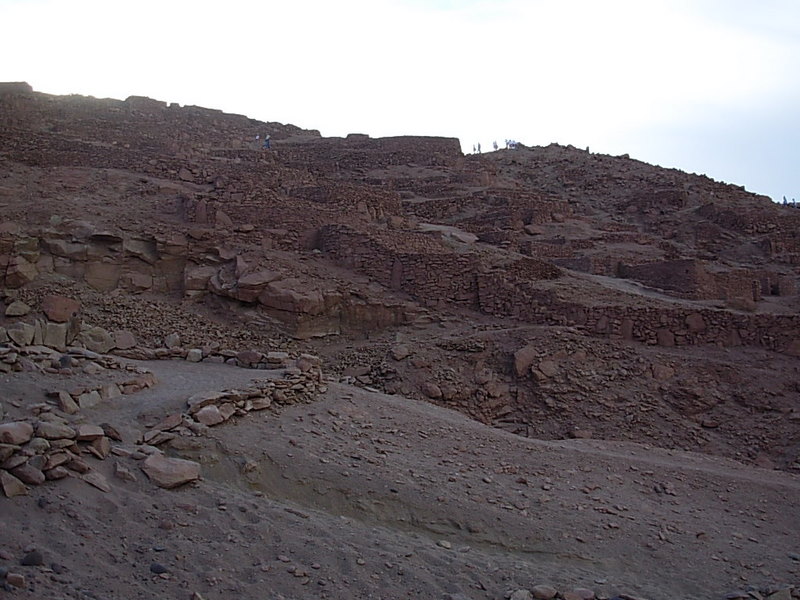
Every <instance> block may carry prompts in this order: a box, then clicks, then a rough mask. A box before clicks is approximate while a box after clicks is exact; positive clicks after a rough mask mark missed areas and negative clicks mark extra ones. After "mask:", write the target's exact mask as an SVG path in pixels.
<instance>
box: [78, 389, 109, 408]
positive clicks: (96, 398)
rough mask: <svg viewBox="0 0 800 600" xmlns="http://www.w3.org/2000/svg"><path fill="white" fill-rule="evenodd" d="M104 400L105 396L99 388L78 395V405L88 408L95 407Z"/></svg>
mask: <svg viewBox="0 0 800 600" xmlns="http://www.w3.org/2000/svg"><path fill="white" fill-rule="evenodd" d="M102 400H103V397H102V396H101V395H100V392H98V391H97V390H92V391H91V392H84V393H83V394H81V395H80V396H78V405H79V406H80V407H81V408H82V409H84V410H86V409H87V408H94V407H95V406H97V405H98V404H100V402H101V401H102Z"/></svg>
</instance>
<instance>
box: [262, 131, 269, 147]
mask: <svg viewBox="0 0 800 600" xmlns="http://www.w3.org/2000/svg"><path fill="white" fill-rule="evenodd" d="M269 147H270V146H269V134H268V133H267V134H265V135H264V146H263V148H264V150H269Z"/></svg>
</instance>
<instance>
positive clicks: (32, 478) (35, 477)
mask: <svg viewBox="0 0 800 600" xmlns="http://www.w3.org/2000/svg"><path fill="white" fill-rule="evenodd" d="M11 474H12V475H13V476H14V477H16V478H17V479H19V480H20V481H21V482H22V483H27V484H28V485H41V484H43V483H44V473H42V471H41V470H40V469H37V468H36V467H34V466H33V465H32V464H30V463H29V462H28V463H25V464H24V465H20V466H19V467H17V468H16V469H13V470H12V471H11Z"/></svg>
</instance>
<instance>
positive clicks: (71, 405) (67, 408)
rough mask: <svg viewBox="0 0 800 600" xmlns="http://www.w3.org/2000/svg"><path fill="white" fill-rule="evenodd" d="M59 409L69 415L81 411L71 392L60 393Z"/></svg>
mask: <svg viewBox="0 0 800 600" xmlns="http://www.w3.org/2000/svg"><path fill="white" fill-rule="evenodd" d="M58 407H59V408H60V409H61V410H63V411H64V412H65V413H67V414H68V415H74V414H75V413H76V412H78V411H79V410H80V407H79V406H78V403H77V402H75V400H74V399H73V398H72V396H71V395H70V394H69V392H65V391H60V392H58Z"/></svg>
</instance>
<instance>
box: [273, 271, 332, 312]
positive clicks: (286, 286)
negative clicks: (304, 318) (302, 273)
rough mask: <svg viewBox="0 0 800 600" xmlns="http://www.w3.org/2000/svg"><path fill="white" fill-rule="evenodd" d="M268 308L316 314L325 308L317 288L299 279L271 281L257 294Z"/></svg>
mask: <svg viewBox="0 0 800 600" xmlns="http://www.w3.org/2000/svg"><path fill="white" fill-rule="evenodd" d="M258 301H259V302H260V303H261V304H263V305H264V306H266V307H268V308H274V309H276V310H282V311H287V312H293V313H304V314H309V315H318V314H321V313H322V312H323V311H324V310H325V299H324V297H323V295H322V292H320V291H319V290H317V289H314V288H312V287H310V286H309V284H308V283H306V282H304V281H301V280H299V279H283V280H280V281H273V282H272V283H270V284H268V285H267V287H266V288H264V290H263V291H262V292H261V294H260V295H259V296H258Z"/></svg>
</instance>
